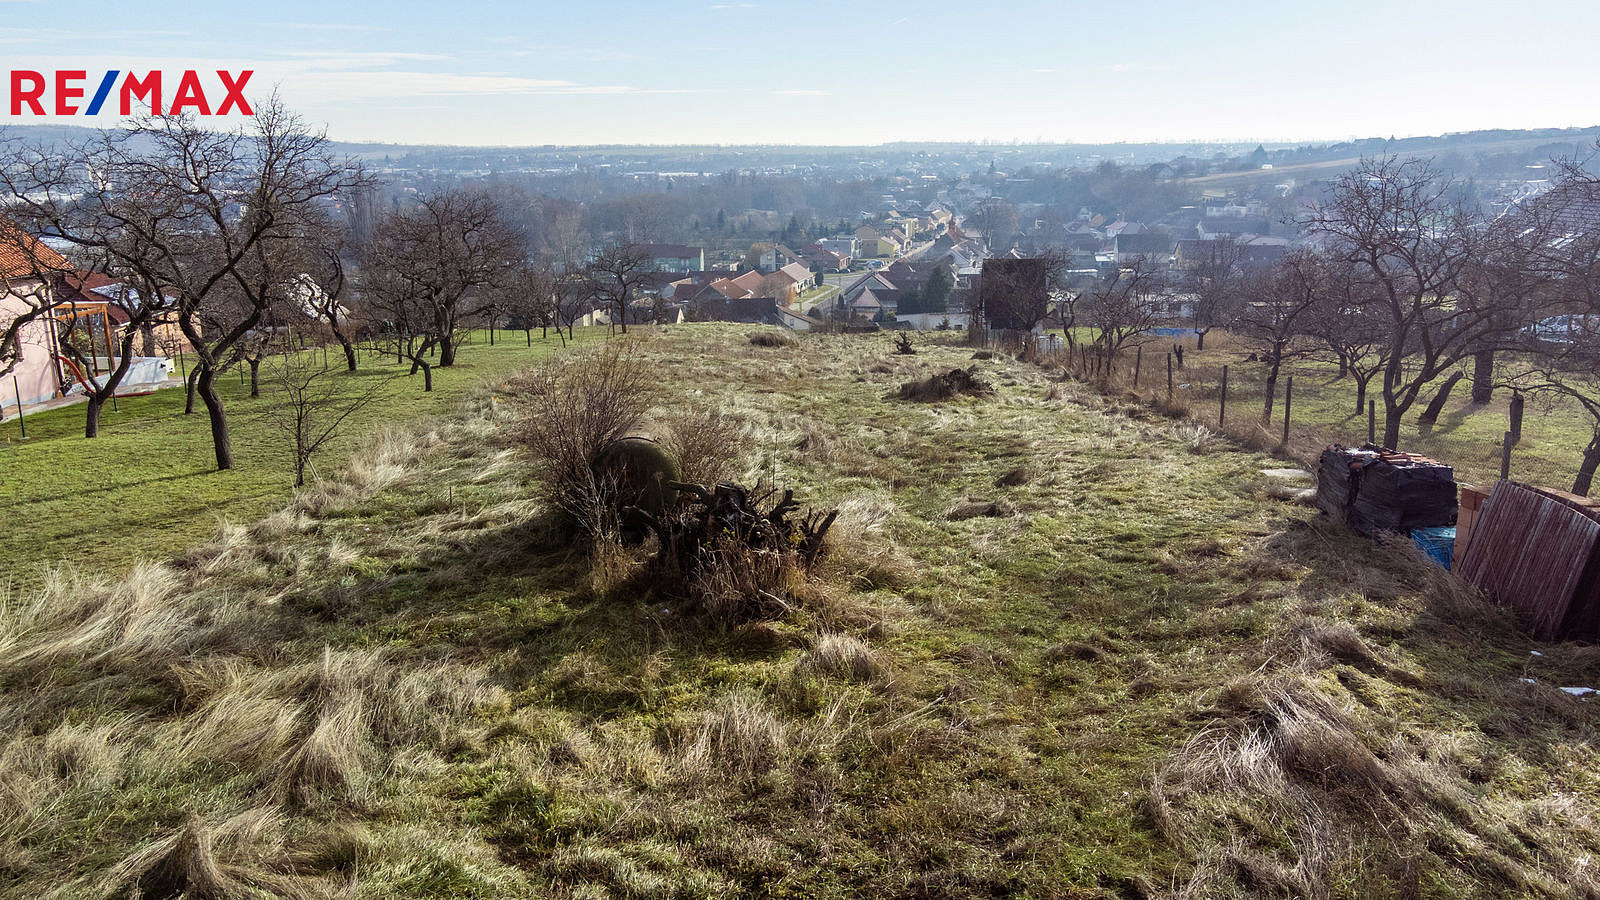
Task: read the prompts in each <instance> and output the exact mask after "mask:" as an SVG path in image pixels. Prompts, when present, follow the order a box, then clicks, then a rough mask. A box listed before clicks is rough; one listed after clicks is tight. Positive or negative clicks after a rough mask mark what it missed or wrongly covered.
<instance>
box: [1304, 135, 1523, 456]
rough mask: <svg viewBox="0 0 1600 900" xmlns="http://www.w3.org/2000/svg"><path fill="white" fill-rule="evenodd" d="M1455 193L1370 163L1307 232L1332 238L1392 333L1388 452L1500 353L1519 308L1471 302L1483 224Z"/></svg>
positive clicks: (1394, 162)
mask: <svg viewBox="0 0 1600 900" xmlns="http://www.w3.org/2000/svg"><path fill="white" fill-rule="evenodd" d="M1453 187H1454V185H1453V184H1452V183H1451V181H1450V180H1449V179H1447V178H1445V177H1444V176H1443V175H1441V174H1440V173H1439V172H1438V171H1437V170H1435V169H1434V168H1433V167H1432V166H1431V165H1429V164H1428V163H1427V162H1425V161H1423V160H1418V159H1410V160H1400V159H1397V158H1392V157H1391V158H1384V159H1367V160H1363V161H1362V163H1361V164H1360V165H1359V166H1357V167H1356V168H1355V169H1354V170H1352V171H1350V172H1347V173H1345V174H1344V175H1342V176H1340V177H1339V178H1338V179H1337V180H1336V181H1335V183H1334V186H1333V189H1332V191H1331V194H1330V196H1329V198H1328V202H1327V203H1325V204H1323V205H1321V206H1319V207H1317V208H1316V209H1314V210H1313V211H1312V212H1311V213H1309V214H1308V215H1307V216H1306V217H1305V218H1304V219H1303V220H1302V225H1303V226H1304V227H1305V228H1306V229H1307V230H1308V231H1309V232H1310V233H1312V234H1315V235H1320V236H1321V237H1323V238H1325V239H1326V241H1327V243H1328V245H1329V247H1330V252H1332V253H1334V254H1336V255H1337V256H1338V257H1339V258H1341V259H1344V260H1346V261H1348V262H1349V263H1350V264H1351V265H1350V267H1349V268H1348V269H1345V270H1343V271H1344V272H1345V273H1346V274H1348V276H1349V277H1351V278H1353V279H1355V280H1357V281H1358V282H1359V283H1360V285H1361V287H1362V293H1363V294H1365V295H1368V296H1371V297H1373V298H1374V299H1373V300H1372V301H1370V302H1371V303H1373V305H1374V306H1375V308H1376V309H1377V310H1378V311H1379V312H1380V313H1381V315H1382V318H1383V319H1384V320H1385V324H1386V325H1387V327H1388V329H1389V350H1388V352H1387V354H1386V358H1385V364H1384V367H1383V371H1382V374H1383V380H1382V392H1381V395H1382V399H1383V406H1384V425H1383V444H1384V446H1388V447H1393V446H1394V445H1395V444H1397V443H1398V442H1399V440H1400V425H1401V421H1402V419H1403V417H1404V416H1405V414H1406V413H1407V411H1409V410H1410V409H1411V407H1412V405H1413V404H1414V403H1415V402H1416V400H1417V397H1418V395H1419V394H1420V393H1421V391H1422V390H1423V388H1424V387H1426V386H1427V385H1428V384H1429V383H1430V382H1431V381H1433V380H1434V379H1435V378H1437V377H1438V376H1439V375H1440V374H1442V373H1443V372H1445V371H1446V370H1448V369H1450V368H1452V367H1453V366H1454V365H1455V364H1456V363H1457V362H1459V361H1460V360H1461V359H1463V358H1464V357H1465V356H1467V355H1470V354H1472V353H1475V352H1478V351H1479V350H1481V349H1482V348H1483V347H1484V346H1486V345H1489V346H1492V345H1493V344H1494V343H1495V342H1496V340H1497V335H1498V334H1499V333H1500V332H1501V330H1502V328H1503V326H1502V324H1501V322H1502V321H1503V319H1505V318H1506V317H1507V315H1508V313H1507V311H1506V309H1505V306H1506V304H1508V303H1516V302H1518V301H1519V299H1520V298H1510V297H1505V296H1502V295H1499V294H1497V293H1494V292H1488V291H1484V292H1479V293H1474V294H1471V295H1468V294H1465V293H1464V292H1463V286H1464V285H1466V284H1468V283H1469V282H1468V281H1467V280H1465V279H1464V278H1463V275H1464V274H1465V272H1466V271H1467V269H1468V267H1469V265H1470V264H1471V262H1472V260H1473V259H1474V257H1475V256H1476V255H1477V254H1480V253H1482V252H1484V244H1483V239H1482V233H1481V229H1480V226H1481V224H1482V223H1481V221H1480V220H1479V219H1478V217H1477V216H1476V215H1474V213H1473V211H1471V210H1468V209H1466V208H1463V207H1462V206H1461V205H1460V204H1459V203H1457V202H1456V201H1455V200H1454V199H1453V196H1454V194H1455V192H1454V190H1453Z"/></svg>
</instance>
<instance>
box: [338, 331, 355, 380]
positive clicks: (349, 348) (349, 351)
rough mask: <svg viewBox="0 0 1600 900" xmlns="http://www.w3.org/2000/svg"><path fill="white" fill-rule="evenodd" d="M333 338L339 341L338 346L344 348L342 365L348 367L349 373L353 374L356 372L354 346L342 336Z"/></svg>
mask: <svg viewBox="0 0 1600 900" xmlns="http://www.w3.org/2000/svg"><path fill="white" fill-rule="evenodd" d="M334 336H335V337H337V338H338V339H339V346H341V347H343V348H344V364H345V366H346V367H348V368H349V369H350V371H352V372H354V371H355V370H356V348H355V346H354V345H353V344H351V343H350V341H349V339H348V338H346V337H345V336H344V335H342V334H335V335H334Z"/></svg>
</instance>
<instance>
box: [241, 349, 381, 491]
mask: <svg viewBox="0 0 1600 900" xmlns="http://www.w3.org/2000/svg"><path fill="white" fill-rule="evenodd" d="M358 381H365V382H366V383H365V384H364V385H362V384H358V383H357V382H358ZM267 382H268V395H267V399H268V400H269V401H270V402H269V403H268V404H267V406H266V410H265V416H266V419H267V421H268V422H270V423H272V425H273V426H274V427H275V428H276V429H277V430H278V431H279V433H281V434H283V435H284V437H285V438H287V439H288V441H289V442H290V443H292V444H293V445H294V486H295V487H301V486H303V485H304V484H305V483H306V472H307V471H310V472H311V473H312V474H315V473H316V467H315V466H314V465H312V457H313V455H314V454H315V453H316V452H317V451H318V450H320V449H322V447H323V446H324V445H326V444H327V443H328V442H329V441H331V440H333V438H334V437H335V436H337V435H338V433H339V429H340V428H342V427H343V426H344V425H345V423H346V422H348V421H349V419H350V417H351V416H353V415H355V414H356V413H357V412H359V411H360V410H361V409H362V408H363V407H365V406H366V405H367V404H368V403H370V402H372V398H373V397H375V396H377V394H378V392H379V391H380V390H382V389H383V386H384V385H385V384H386V383H387V382H388V379H387V378H385V377H380V376H377V375H368V376H357V375H354V374H352V373H349V372H339V371H338V370H336V369H332V368H329V367H328V366H327V365H325V364H323V363H321V362H319V361H318V357H317V354H316V353H314V352H311V351H296V352H290V353H284V354H280V355H277V356H275V357H273V359H272V361H271V362H269V363H268V364H267Z"/></svg>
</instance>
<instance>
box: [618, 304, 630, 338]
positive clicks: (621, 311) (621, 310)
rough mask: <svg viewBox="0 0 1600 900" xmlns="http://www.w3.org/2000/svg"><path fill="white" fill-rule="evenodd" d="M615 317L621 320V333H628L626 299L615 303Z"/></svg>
mask: <svg viewBox="0 0 1600 900" xmlns="http://www.w3.org/2000/svg"><path fill="white" fill-rule="evenodd" d="M617 319H618V320H620V321H621V322H622V333H623V334H627V333H628V301H626V300H624V301H622V302H621V303H618V304H617Z"/></svg>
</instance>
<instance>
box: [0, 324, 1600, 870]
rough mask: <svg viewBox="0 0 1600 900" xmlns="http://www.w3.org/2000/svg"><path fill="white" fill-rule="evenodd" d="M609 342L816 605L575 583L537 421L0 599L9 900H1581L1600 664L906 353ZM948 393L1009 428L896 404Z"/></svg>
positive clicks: (696, 334)
mask: <svg viewBox="0 0 1600 900" xmlns="http://www.w3.org/2000/svg"><path fill="white" fill-rule="evenodd" d="M635 343H636V345H637V352H638V353H639V355H640V356H641V357H642V358H643V359H644V361H645V363H646V364H647V365H649V366H651V367H652V371H653V372H654V373H657V375H658V377H657V378H655V379H654V383H655V387H654V390H655V392H656V396H655V400H656V402H657V403H658V405H659V408H660V411H661V412H662V414H665V413H666V412H668V411H669V410H681V409H684V408H696V407H699V408H708V409H709V408H717V409H721V410H723V411H725V412H729V413H732V414H734V415H737V416H739V417H740V418H741V419H742V421H743V423H744V432H745V439H746V441H747V444H748V453H747V455H746V457H745V458H744V459H743V463H744V465H745V467H746V469H747V472H746V478H747V480H750V481H754V480H755V479H757V478H758V477H760V478H768V479H775V480H776V481H777V482H778V483H779V484H783V485H788V486H791V487H793V488H795V489H796V491H797V493H798V495H799V497H800V498H801V499H802V500H803V501H806V502H808V503H813V504H816V505H819V506H823V507H827V508H832V507H838V508H839V509H840V510H841V513H840V519H839V523H838V525H836V526H835V529H834V531H833V533H832V534H831V542H832V549H831V551H830V553H829V554H828V556H827V557H826V558H825V563H824V567H823V571H822V572H820V573H819V578H818V580H817V582H816V583H815V584H813V585H811V586H810V587H809V589H807V590H804V591H802V592H800V594H799V596H800V597H802V598H803V602H801V603H800V605H799V606H798V608H796V609H794V610H793V611H791V612H790V613H789V614H788V615H787V616H785V617H784V618H782V619H779V620H776V621H770V622H756V623H748V624H743V625H737V626H734V625H730V624H728V623H724V622H719V621H715V620H711V619H708V618H707V617H705V616H702V615H698V614H696V613H694V612H693V611H692V610H686V609H683V608H679V607H678V606H676V605H675V604H674V603H672V602H670V601H667V600H666V599H665V598H664V597H662V596H661V595H659V594H658V592H657V587H658V586H657V585H656V584H654V583H652V581H651V580H650V579H649V578H648V577H645V575H644V574H643V572H644V570H643V569H642V568H641V565H642V558H641V557H636V556H626V555H625V556H623V557H622V558H620V559H619V558H618V557H617V556H616V555H615V554H603V555H601V556H598V557H596V556H591V555H588V554H585V553H582V552H578V551H575V550H573V549H571V546H572V545H571V543H570V541H568V540H567V539H566V537H567V536H565V535H563V534H561V533H560V531H559V529H558V526H557V525H556V524H555V523H556V522H557V521H558V520H557V519H555V518H554V517H552V515H551V514H550V511H549V510H547V509H544V508H543V507H542V505H541V503H540V501H539V500H538V499H537V497H538V496H539V491H538V485H537V484H536V483H535V482H534V478H533V475H532V474H531V473H532V471H533V470H532V467H531V461H530V460H527V459H525V458H523V457H521V456H519V455H518V454H517V452H516V447H515V445H514V442H512V441H511V440H510V438H509V435H510V434H511V433H512V432H513V430H514V429H513V427H512V426H514V425H515V423H516V421H517V419H518V416H519V415H520V412H519V407H518V404H517V402H516V399H515V398H514V397H512V396H511V395H510V394H508V393H505V392H499V393H496V394H478V395H474V396H473V397H471V398H470V399H469V400H467V401H464V402H463V404H462V405H461V406H460V407H459V408H458V409H457V410H456V412H455V415H454V417H453V418H450V419H448V420H445V421H443V422H441V423H440V424H438V425H437V426H423V427H421V428H410V429H407V428H404V427H402V428H397V429H392V430H389V431H386V432H385V433H383V434H382V435H381V436H379V437H378V438H376V439H374V440H373V441H372V442H371V443H370V444H369V445H368V446H367V447H366V448H365V449H364V450H363V451H362V452H360V453H358V454H356V456H355V457H354V458H353V459H352V462H351V466H350V469H349V471H348V472H347V473H346V474H345V476H344V477H343V478H342V479H341V480H339V481H336V482H332V483H329V484H326V485H323V486H321V487H319V488H317V489H314V490H308V491H305V492H302V493H300V494H298V495H297V496H296V497H295V498H294V500H293V502H292V503H291V504H290V505H289V506H288V507H287V508H285V509H283V510H282V511H280V512H277V513H274V514H273V515H270V516H268V517H266V518H264V519H261V520H260V521H258V522H256V523H254V524H251V525H240V526H229V527H227V528H224V529H223V531H222V532H221V534H220V535H218V536H217V537H216V538H215V539H214V540H212V541H211V542H210V543H207V544H203V545H201V546H198V547H196V548H194V549H192V550H190V551H189V552H187V553H185V554H183V555H182V556H181V557H179V558H178V559H177V560H175V561H173V562H169V563H159V564H148V565H142V566H140V567H138V568H137V569H135V570H134V571H133V573H132V574H131V575H129V576H128V577H126V578H123V579H112V580H107V581H97V580H95V579H93V578H90V577H84V578H75V577H71V576H63V577H58V578H56V579H54V580H53V581H52V582H51V583H50V584H49V585H48V587H47V588H46V589H45V590H43V591H38V592H30V593H27V594H22V595H16V596H12V597H11V598H9V600H7V602H6V603H5V604H4V605H3V607H0V688H3V690H4V691H5V698H4V702H3V703H0V710H3V712H0V724H3V725H4V726H5V727H4V729H3V730H0V734H3V735H5V736H4V737H3V738H0V760H3V761H4V763H5V764H4V765H0V893H3V894H5V895H8V896H19V897H21V896H27V897H35V896H60V897H80V896H89V897H105V896H119V897H120V896H135V897H138V896H144V897H176V896H192V897H202V896H205V897H251V896H340V897H393V896H405V897H423V896H451V897H729V896H768V897H861V896H887V897H980V896H981V897H989V896H1035V897H1138V896H1193V897H1213V896H1217V897H1228V896H1296V897H1322V896H1338V897H1373V896H1393V897H1401V896H1406V897H1412V896H1435V897H1446V896H1484V897H1489V896H1558V897H1559V896H1592V895H1594V894H1595V893H1596V892H1600V883H1597V880H1596V875H1595V873H1594V872H1593V871H1592V865H1591V864H1590V862H1589V860H1591V859H1592V858H1593V856H1594V854H1595V853H1596V852H1600V834H1597V832H1596V831H1595V827H1594V824H1593V822H1594V816H1595V813H1596V811H1597V809H1600V806H1597V800H1600V798H1597V791H1600V786H1597V783H1596V779H1595V777H1594V775H1593V774H1592V773H1593V772H1594V771H1596V769H1597V763H1600V760H1597V759H1596V754H1595V750H1594V741H1595V738H1596V729H1595V723H1594V716H1593V714H1592V712H1591V709H1592V707H1591V706H1590V705H1589V704H1587V703H1584V702H1582V701H1579V700H1577V699H1574V698H1573V697H1570V696H1568V695H1567V694H1564V693H1562V692H1560V691H1559V690H1557V687H1559V686H1566V685H1575V684H1592V683H1593V681H1592V679H1595V678H1597V677H1600V671H1597V669H1596V661H1597V658H1596V655H1595V653H1594V651H1592V650H1591V649H1589V648H1580V647H1574V646H1567V645H1537V644H1534V643H1532V642H1529V641H1527V640H1526V639H1524V638H1522V637H1520V636H1519V635H1518V634H1517V632H1516V631H1515V630H1514V628H1513V627H1512V625H1511V623H1510V622H1508V621H1507V620H1506V619H1505V618H1504V617H1503V616H1501V615H1500V614H1499V613H1498V612H1497V611H1496V610H1494V609H1492V608H1489V607H1486V606H1484V605H1483V604H1482V603H1480V602H1479V601H1477V600H1476V599H1475V598H1473V597H1471V596H1468V595H1467V594H1466V593H1465V592H1464V591H1462V590H1461V589H1460V588H1459V587H1458V586H1457V585H1455V584H1454V583H1453V582H1451V581H1450V580H1449V579H1448V577H1447V576H1444V575H1443V574H1442V573H1440V572H1438V571H1437V570H1434V569H1430V568H1428V567H1427V566H1426V565H1425V564H1423V563H1422V562H1421V561H1420V560H1419V559H1418V558H1417V556H1416V555H1415V554H1414V553H1413V552H1411V551H1410V550H1409V549H1408V548H1406V547H1403V546H1400V547H1379V548H1374V547H1373V546H1372V545H1371V544H1369V543H1366V542H1363V541H1362V540H1360V539H1358V538H1355V537H1353V536H1351V535H1348V534H1346V533H1344V532H1343V531H1341V530H1339V529H1336V528H1331V527H1329V526H1327V525H1325V524H1324V523H1321V522H1319V521H1317V520H1316V518H1315V516H1314V515H1313V514H1312V513H1311V512H1310V511H1309V510H1308V509H1306V508H1304V507H1299V506H1293V505H1289V504H1287V503H1285V502H1283V501H1281V500H1278V499H1276V498H1275V497H1274V491H1273V489H1272V487H1271V485H1269V484H1268V482H1267V479H1264V478H1263V477H1262V476H1261V473H1260V470H1261V469H1262V468H1264V467H1268V466H1272V465H1274V464H1275V461H1274V460H1272V459H1270V458H1268V457H1265V456H1262V455H1259V454H1256V453H1251V452H1246V451H1242V450H1239V449H1237V448H1235V447H1233V446H1231V445H1230V444H1229V443H1227V442H1226V441H1224V440H1222V439H1219V438H1218V437H1217V436H1216V435H1215V434H1213V433H1212V432H1210V431H1208V430H1207V429H1206V428H1204V427H1202V426H1197V425H1195V424H1192V423H1186V422H1183V421H1179V420H1170V419H1165V418H1161V417H1159V416H1155V415H1154V414H1152V413H1151V412H1150V411H1149V410H1148V409H1147V408H1146V407H1144V406H1142V405H1139V404H1133V403H1125V402H1123V401H1119V400H1107V399H1104V398H1101V397H1100V396H1098V395H1093V394H1090V393H1088V392H1087V391H1085V390H1084V389H1083V388H1081V387H1079V386H1077V385H1075V384H1073V383H1070V382H1064V381H1057V380H1056V379H1055V377H1053V376H1052V374H1051V373H1049V372H1048V371H1045V370H1041V369H1038V368H1034V367H1031V366H1025V365H1022V364H1020V363H1016V362H1012V361H1008V360H1005V359H1003V358H1002V359H997V360H992V361H981V362H974V361H973V360H971V358H970V357H971V353H970V351H968V350H966V349H964V348H960V347H956V346H943V345H936V344H935V343H933V342H932V339H929V340H928V341H927V342H923V343H920V344H919V347H920V352H919V353H918V354H917V355H915V356H894V355H890V354H889V353H888V350H889V344H888V340H887V338H885V337H882V336H871V335H867V336H813V337H805V338H802V339H801V340H800V341H799V342H798V343H797V344H794V345H790V346H775V347H757V346H753V345H752V344H750V342H749V341H748V340H747V339H746V336H745V334H744V333H743V332H742V331H741V330H739V329H736V328H728V327H703V326H695V327H675V328H673V329H671V330H670V331H668V332H664V333H652V334H641V335H639V336H638V337H637V339H635ZM957 365H960V366H967V365H977V366H978V367H979V371H980V374H981V376H982V377H983V378H984V379H986V380H988V381H989V382H990V383H991V384H993V385H994V387H995V388H996V393H995V395H994V396H991V397H974V398H965V399H958V400H954V401H948V402H943V403H910V402H905V401H901V400H899V399H897V398H896V393H897V388H898V386H899V385H900V384H901V383H903V382H906V381H909V380H911V379H913V378H918V377H922V376H925V375H927V374H930V373H932V372H935V371H940V370H946V369H949V368H951V367H953V366H957ZM997 482H999V483H1002V484H1005V485H1008V486H997ZM978 507H985V508H987V511H988V512H991V513H993V514H994V515H972V513H973V512H974V511H975V510H976V509H978ZM969 516H970V517H969ZM1534 650H1538V651H1539V653H1540V654H1542V655H1535V654H1533V653H1532V652H1531V651H1534ZM1524 679H1531V681H1532V683H1529V681H1527V680H1524Z"/></svg>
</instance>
